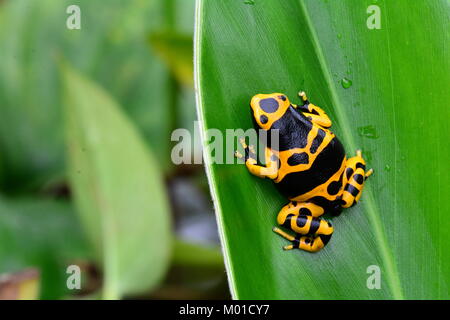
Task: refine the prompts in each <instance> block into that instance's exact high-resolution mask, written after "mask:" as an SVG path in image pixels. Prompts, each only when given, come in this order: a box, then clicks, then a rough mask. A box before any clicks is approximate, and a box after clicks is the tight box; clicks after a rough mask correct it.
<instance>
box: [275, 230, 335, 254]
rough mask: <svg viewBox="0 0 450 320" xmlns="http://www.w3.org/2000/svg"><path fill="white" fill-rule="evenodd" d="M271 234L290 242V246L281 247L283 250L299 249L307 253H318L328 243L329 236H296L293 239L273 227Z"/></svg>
mask: <svg viewBox="0 0 450 320" xmlns="http://www.w3.org/2000/svg"><path fill="white" fill-rule="evenodd" d="M272 230H273V232H275V233H277V234H279V235H280V236H282V237H283V238H285V239H287V240H289V241H290V242H292V244H289V245H286V246H284V247H283V249H284V250H292V249H301V250H305V251H308V252H317V251H320V250H321V249H322V248H323V247H325V245H326V244H327V243H328V241H330V238H331V234H328V235H325V234H320V235H318V236H315V237H313V236H304V235H301V234H297V235H296V236H295V237H294V236H291V235H290V234H288V233H286V232H284V231H283V230H281V229H280V228H277V227H273V229H272Z"/></svg>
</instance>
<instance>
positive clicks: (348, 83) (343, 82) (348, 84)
mask: <svg viewBox="0 0 450 320" xmlns="http://www.w3.org/2000/svg"><path fill="white" fill-rule="evenodd" d="M352 84H353V83H352V80H350V79H348V78H343V79H342V80H341V85H342V88H344V89H348V88H350V87H351V86H352Z"/></svg>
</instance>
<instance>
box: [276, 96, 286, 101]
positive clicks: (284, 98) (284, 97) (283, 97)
mask: <svg viewBox="0 0 450 320" xmlns="http://www.w3.org/2000/svg"><path fill="white" fill-rule="evenodd" d="M278 98H280V99H281V100H283V101H286V99H287V98H286V96H285V95H281V96H278Z"/></svg>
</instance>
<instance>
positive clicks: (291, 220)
mask: <svg viewBox="0 0 450 320" xmlns="http://www.w3.org/2000/svg"><path fill="white" fill-rule="evenodd" d="M323 213H324V210H323V208H321V207H320V206H318V205H316V204H313V203H310V202H304V203H298V202H294V201H293V202H291V203H289V204H288V205H286V206H284V207H283V209H281V211H280V212H279V214H278V217H277V222H278V224H280V225H282V226H283V227H286V228H289V229H291V230H292V231H294V232H295V233H296V234H297V235H296V236H295V237H294V236H291V235H289V234H287V233H286V232H284V231H282V230H281V229H279V228H277V227H275V228H273V231H274V232H276V233H278V234H279V235H281V236H282V237H284V238H286V239H287V240H289V241H291V242H292V244H291V245H287V246H285V247H284V249H285V250H290V249H294V248H298V249H302V250H305V251H309V252H317V251H319V250H320V249H322V248H323V247H324V246H325V245H326V244H327V243H328V241H329V240H330V238H331V235H332V234H333V227H332V225H331V224H330V223H329V222H327V221H326V220H325V219H322V218H319V216H320V215H322V214H323Z"/></svg>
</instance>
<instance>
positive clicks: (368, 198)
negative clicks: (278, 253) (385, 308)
mask: <svg viewBox="0 0 450 320" xmlns="http://www.w3.org/2000/svg"><path fill="white" fill-rule="evenodd" d="M299 4H300V8H301V10H302V11H303V16H304V17H305V22H306V27H307V29H308V30H309V32H310V34H311V40H312V45H313V50H314V52H315V53H316V56H317V59H318V61H319V65H320V69H321V70H322V74H323V76H324V78H325V81H326V83H327V86H328V88H329V89H330V94H331V102H332V104H333V105H334V110H335V111H336V117H337V118H338V120H339V122H340V124H341V127H342V133H343V137H344V140H345V141H346V143H347V144H348V145H349V147H350V149H351V150H356V143H355V139H354V138H353V135H352V134H351V130H350V129H349V128H350V126H349V121H348V119H347V116H346V114H345V112H344V111H343V106H342V104H341V102H340V100H339V96H338V94H337V92H336V87H335V83H334V81H333V80H332V77H331V72H330V69H329V68H328V66H327V63H326V59H325V57H324V55H323V51H322V48H321V46H320V42H319V40H318V37H317V34H316V32H315V29H314V27H313V25H312V22H311V19H310V17H309V15H308V10H307V9H306V7H305V3H304V1H302V0H299ZM390 72H391V74H392V68H390ZM364 194H365V199H364V200H365V201H364V202H362V204H363V205H364V206H365V207H366V211H367V213H368V218H369V220H370V222H371V225H372V226H373V229H374V233H375V237H376V239H377V241H376V243H377V246H378V250H379V253H380V255H381V259H382V260H383V264H384V266H385V268H386V271H387V272H386V273H387V282H388V284H389V288H390V290H391V292H392V295H393V297H394V298H395V299H404V296H403V291H402V287H401V284H400V277H399V275H398V271H397V268H396V265H395V263H394V260H393V258H392V252H391V250H390V249H389V246H388V242H387V240H386V235H385V233H384V231H383V226H382V223H381V220H380V217H379V212H380V211H379V209H378V208H377V206H376V204H375V200H374V197H373V191H372V188H371V186H370V184H369V185H367V186H365V188H364ZM360 205H361V204H360Z"/></svg>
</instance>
